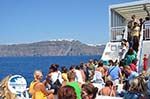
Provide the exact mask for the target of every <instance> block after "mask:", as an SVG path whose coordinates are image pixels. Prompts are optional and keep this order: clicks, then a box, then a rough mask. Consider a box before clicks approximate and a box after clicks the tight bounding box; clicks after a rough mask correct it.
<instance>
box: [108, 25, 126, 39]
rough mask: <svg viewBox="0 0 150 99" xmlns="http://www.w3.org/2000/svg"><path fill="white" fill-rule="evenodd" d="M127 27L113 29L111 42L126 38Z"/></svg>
mask: <svg viewBox="0 0 150 99" xmlns="http://www.w3.org/2000/svg"><path fill="white" fill-rule="evenodd" d="M125 31H126V26H116V27H111V41H121V40H122V39H123V38H124V35H125V34H126V33H125Z"/></svg>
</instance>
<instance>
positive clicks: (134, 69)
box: [129, 59, 137, 72]
mask: <svg viewBox="0 0 150 99" xmlns="http://www.w3.org/2000/svg"><path fill="white" fill-rule="evenodd" d="M136 64H137V59H134V60H132V63H131V64H130V65H129V66H130V68H131V70H132V71H135V72H137V65H136Z"/></svg>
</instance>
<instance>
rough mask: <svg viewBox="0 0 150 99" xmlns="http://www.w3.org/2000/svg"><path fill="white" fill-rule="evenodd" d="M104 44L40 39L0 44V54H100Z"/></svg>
mask: <svg viewBox="0 0 150 99" xmlns="http://www.w3.org/2000/svg"><path fill="white" fill-rule="evenodd" d="M104 47H105V45H101V46H98V45H97V46H91V45H86V44H83V43H81V42H80V41H76V40H72V41H67V40H62V41H42V42H36V43H29V44H13V45H0V56H1V57H3V56H79V55H101V54H102V52H103V50H104Z"/></svg>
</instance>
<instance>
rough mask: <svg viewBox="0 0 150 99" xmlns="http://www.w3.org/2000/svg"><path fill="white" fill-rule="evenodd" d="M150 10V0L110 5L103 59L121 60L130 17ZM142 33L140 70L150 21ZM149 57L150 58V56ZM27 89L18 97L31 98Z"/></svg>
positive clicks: (147, 43) (147, 49)
mask: <svg viewBox="0 0 150 99" xmlns="http://www.w3.org/2000/svg"><path fill="white" fill-rule="evenodd" d="M149 11H150V0H138V1H134V2H127V3H121V4H113V5H110V6H109V42H108V43H107V44H106V47H105V49H104V52H103V54H102V57H101V59H102V60H103V61H108V60H110V59H112V60H120V55H119V52H120V49H121V41H122V39H126V40H127V37H128V27H127V23H128V21H129V20H130V17H131V16H132V15H133V14H134V15H136V16H137V18H143V19H144V18H145V17H146V16H149V13H150V12H149ZM140 34H141V35H140V40H139V48H138V52H137V58H138V63H137V66H138V72H141V69H142V59H143V56H144V54H148V55H149V54H150V51H149V48H150V46H149V45H150V23H147V24H143V25H142V28H141V32H140ZM125 54H126V53H125ZM121 58H124V56H122V57H121ZM148 59H149V60H150V57H149V58H148ZM14 77H16V75H14V76H11V77H6V78H5V79H4V81H3V82H6V80H8V82H11V80H10V79H13V78H14ZM17 77H19V78H21V79H22V80H24V78H23V77H22V76H21V75H17ZM24 82H25V84H23V86H26V81H24ZM6 83H7V82H6ZM6 83H5V84H6ZM2 84H3V83H1V85H2ZM6 86H7V85H6ZM9 86H10V87H11V86H12V84H10V85H8V88H9ZM12 88H13V87H12ZM23 88H24V87H23ZM9 89H11V88H9ZM12 90H13V89H12ZM27 90H28V88H24V90H23V91H22V90H21V91H20V93H17V94H20V95H18V96H17V97H18V99H31V98H29V94H28V92H27ZM10 91H11V90H10ZM24 92H25V93H26V95H24ZM11 93H12V95H14V93H16V92H14V93H13V91H12V92H11ZM102 97H103V99H106V98H107V99H108V98H110V97H104V96H101V98H102ZM0 98H1V97H0Z"/></svg>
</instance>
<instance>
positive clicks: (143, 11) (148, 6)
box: [110, 0, 150, 20]
mask: <svg viewBox="0 0 150 99" xmlns="http://www.w3.org/2000/svg"><path fill="white" fill-rule="evenodd" d="M110 9H111V10H114V11H115V12H117V13H118V14H120V15H121V16H123V17H124V18H125V19H127V20H130V19H131V16H132V15H136V17H137V18H145V17H146V16H147V15H148V13H150V0H140V1H135V2H129V3H122V4H116V5H111V6H110Z"/></svg>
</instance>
